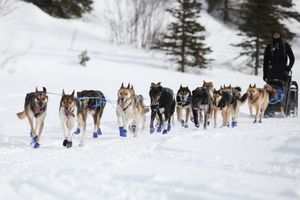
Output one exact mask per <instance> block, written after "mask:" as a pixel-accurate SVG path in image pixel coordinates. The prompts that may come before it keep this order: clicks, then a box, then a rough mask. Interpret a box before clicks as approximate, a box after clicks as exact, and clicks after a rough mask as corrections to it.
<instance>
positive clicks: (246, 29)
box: [236, 0, 300, 75]
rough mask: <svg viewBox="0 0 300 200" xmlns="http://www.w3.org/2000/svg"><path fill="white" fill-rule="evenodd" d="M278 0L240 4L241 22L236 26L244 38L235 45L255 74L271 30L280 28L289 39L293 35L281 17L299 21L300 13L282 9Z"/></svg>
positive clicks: (251, 0)
mask: <svg viewBox="0 0 300 200" xmlns="http://www.w3.org/2000/svg"><path fill="white" fill-rule="evenodd" d="M280 1H281V0H277V1H276V3H274V1H273V0H263V1H262V0H245V1H244V2H243V3H242V4H241V12H240V22H241V23H240V24H239V26H238V28H239V30H240V31H241V32H240V33H239V35H242V36H245V39H244V40H243V41H242V42H241V43H239V44H237V45H236V46H238V47H242V49H243V51H242V52H241V53H240V56H247V57H248V60H247V65H248V66H249V67H251V68H253V69H254V74H255V75H257V74H258V69H259V67H260V63H262V59H263V53H264V47H265V46H266V45H267V44H268V43H270V39H271V32H272V30H275V29H276V30H280V31H281V32H282V33H283V35H284V36H285V38H286V39H289V40H290V39H292V38H293V37H294V36H295V34H294V33H292V32H291V31H290V30H289V29H288V28H287V27H286V26H285V24H283V23H282V21H281V19H282V18H289V17H292V18H294V19H296V20H298V21H300V17H299V16H300V15H299V13H297V12H293V11H288V10H286V9H283V5H282V4H281V3H280ZM281 2H283V1H281ZM279 5H280V6H279ZM288 6H289V7H290V8H291V7H292V4H289V5H288V4H285V7H288Z"/></svg>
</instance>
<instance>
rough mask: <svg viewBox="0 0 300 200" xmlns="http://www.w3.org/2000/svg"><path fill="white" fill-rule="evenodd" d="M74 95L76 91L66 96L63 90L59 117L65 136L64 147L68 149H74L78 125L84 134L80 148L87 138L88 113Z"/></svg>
mask: <svg viewBox="0 0 300 200" xmlns="http://www.w3.org/2000/svg"><path fill="white" fill-rule="evenodd" d="M74 95H75V91H74V90H73V92H72V94H70V95H69V94H65V91H64V90H63V91H62V97H61V100H60V106H59V117H60V120H61V124H62V128H63V131H64V136H65V139H64V141H63V146H64V147H67V148H71V147H72V138H73V134H74V130H75V129H76V126H77V124H79V127H80V132H82V135H81V140H80V143H79V146H83V144H84V137H85V129H86V123H85V122H86V118H87V112H86V111H85V109H84V107H83V105H82V103H81V102H80V101H79V100H78V99H77V98H76V97H75V96H74Z"/></svg>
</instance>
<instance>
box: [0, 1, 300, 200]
mask: <svg viewBox="0 0 300 200" xmlns="http://www.w3.org/2000/svg"><path fill="white" fill-rule="evenodd" d="M17 2H18V3H20V5H21V6H20V7H19V8H18V10H17V11H18V12H14V13H13V14H12V15H9V16H6V17H2V18H0V24H1V27H5V29H3V30H1V31H0V42H1V44H2V45H1V46H0V50H1V52H2V54H1V56H0V62H3V60H5V59H7V58H8V57H10V56H13V58H12V59H11V60H10V62H8V63H7V64H6V65H4V66H2V68H0V85H1V87H0V94H1V95H0V199H9V200H19V199H33V200H35V199H39V200H40V199H43V200H44V199H45V200H48V199H49V200H52V199H64V200H68V199H70V200H76V199H90V200H93V199H113V200H115V199H130V200H132V199H137V200H140V199H155V200H157V199H161V200H166V199H172V200H181V199H188V200H190V199H191V200H193V199H197V200H198V199H207V200H219V199H220V200H241V199H245V200H265V199H275V200H277V199H278V200H294V199H295V200H296V199H300V154H299V152H300V134H299V133H300V124H299V122H300V121H299V118H272V119H264V120H263V123H262V124H253V123H252V121H253V119H251V118H250V117H249V112H248V107H247V105H246V104H245V105H243V106H242V107H241V113H240V115H239V119H238V127H236V128H215V129H213V128H212V127H209V128H208V129H207V130H203V128H199V129H196V128H194V126H193V124H190V128H188V129H184V128H181V127H180V126H179V125H178V124H176V126H175V127H173V130H172V131H171V133H170V134H167V135H162V134H157V133H155V134H152V135H150V134H149V129H148V127H149V119H147V122H146V129H145V131H144V132H143V133H141V134H140V135H138V137H136V138H133V137H132V136H131V135H130V136H129V137H127V138H120V137H119V133H118V125H117V120H116V114H115V106H116V105H114V104H107V106H106V108H105V111H104V115H103V120H102V125H101V128H102V131H103V136H101V137H100V138H98V139H93V138H92V129H93V124H92V119H91V117H89V118H88V126H87V139H86V143H85V146H84V147H78V143H79V136H75V138H74V141H73V142H74V144H73V147H72V148H71V149H65V148H64V147H63V146H62V141H63V133H62V128H61V125H60V121H59V115H58V107H59V101H60V93H61V91H62V89H65V91H66V92H67V93H70V92H71V91H72V90H76V91H80V90H84V89H96V90H101V91H102V92H103V93H104V94H105V95H106V96H107V97H108V98H109V99H111V100H116V98H117V90H118V89H119V87H120V85H121V83H122V82H124V83H125V84H127V83H128V82H130V83H132V84H133V85H134V87H135V90H136V93H138V94H142V95H144V96H145V97H146V98H148V92H149V86H150V84H151V82H158V81H161V82H162V85H163V86H166V87H170V88H172V89H173V90H174V92H176V91H177V89H178V87H179V85H180V84H183V85H184V86H185V85H188V86H189V88H190V89H194V88H196V87H198V86H199V85H201V84H202V81H203V80H206V81H212V82H213V83H214V85H215V87H216V88H219V86H220V85H223V84H226V85H229V84H232V85H234V86H241V87H242V90H243V92H245V91H246V88H247V87H248V85H249V84H250V83H251V84H253V83H256V84H257V85H258V86H260V87H262V86H263V84H264V82H263V81H262V79H261V77H255V76H251V75H246V74H242V73H239V72H236V71H235V72H233V71H229V70H228V68H230V66H229V65H231V64H232V63H230V62H237V61H233V60H232V58H233V57H235V55H236V52H232V51H234V49H233V48H230V51H228V49H227V47H228V46H230V44H231V43H232V42H234V41H236V40H238V38H237V37H236V36H235V32H234V31H233V30H231V29H229V28H228V27H227V28H226V27H224V25H222V24H221V23H219V22H216V21H213V19H212V18H211V17H210V16H208V15H205V13H204V16H203V18H204V19H205V20H206V23H207V24H209V26H208V36H210V38H208V41H209V43H211V44H210V45H212V46H213V47H217V48H215V52H214V57H215V58H217V61H216V63H215V64H216V65H215V66H213V68H212V70H203V71H201V73H198V74H182V73H178V72H175V71H174V70H167V69H169V68H171V67H170V63H169V62H166V60H165V58H164V56H163V55H160V54H153V53H152V52H145V51H142V50H137V49H133V48H131V47H128V46H119V45H114V44H110V43H109V42H108V41H107V40H105V35H103V34H101V33H104V32H105V31H104V29H103V27H101V25H98V24H97V25H95V24H89V23H86V22H82V21H75V20H73V21H66V20H59V19H54V18H51V17H49V16H47V15H46V14H44V13H42V12H41V11H40V10H39V9H37V8H36V7H34V6H32V5H30V4H25V3H24V2H19V1H17ZM24 16H27V17H24ZM74 30H76V31H77V34H76V40H75V41H74V44H72V43H71V39H70V38H71V37H72V34H73V33H74ZM220 30H221V31H220ZM20 33H22V34H20ZM224 37H225V39H224ZM224 40H225V41H226V44H224V45H223V44H222V43H221V42H219V41H224ZM225 41H224V42H225ZM298 43H299V42H298ZM298 43H297V44H298ZM294 46H295V55H296V59H297V60H296V63H299V61H298V60H299V59H298V57H300V54H299V53H300V50H299V49H297V48H296V47H297V45H294ZM84 49H88V52H89V56H90V57H91V60H90V61H89V63H88V65H87V67H86V68H84V67H81V66H79V65H78V54H79V53H80V52H81V51H82V50H84ZM220 50H223V51H224V50H226V54H225V53H223V51H220ZM16 55H17V56H16ZM235 64H236V63H235ZM294 78H295V80H297V81H298V82H299V79H300V68H297V67H296V66H295V68H294ZM36 86H38V87H42V86H45V87H46V88H47V90H48V91H49V92H51V93H54V94H49V102H48V111H47V117H46V120H45V128H44V133H43V136H42V139H41V147H40V149H33V148H32V147H31V146H30V144H29V143H30V138H29V125H28V122H27V121H26V120H23V121H20V120H19V119H17V117H16V113H17V112H19V111H21V110H22V109H23V104H24V98H25V95H26V93H28V92H31V91H34V90H35V87H36ZM146 104H149V99H146ZM147 116H148V117H149V114H148V115H147ZM218 122H219V124H220V122H221V118H220V116H219V118H218Z"/></svg>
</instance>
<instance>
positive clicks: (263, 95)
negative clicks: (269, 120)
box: [247, 84, 276, 123]
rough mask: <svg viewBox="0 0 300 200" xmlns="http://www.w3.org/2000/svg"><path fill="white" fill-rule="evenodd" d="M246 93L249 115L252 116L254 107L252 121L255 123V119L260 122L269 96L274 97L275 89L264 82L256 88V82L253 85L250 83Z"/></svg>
mask: <svg viewBox="0 0 300 200" xmlns="http://www.w3.org/2000/svg"><path fill="white" fill-rule="evenodd" d="M247 94H248V106H249V110H250V115H251V117H253V113H252V109H253V108H254V109H255V117H254V122H253V123H256V122H257V120H258V122H259V123H261V122H262V116H263V115H264V112H265V111H266V109H267V107H268V104H269V98H270V97H275V95H276V90H275V89H274V88H272V87H271V86H270V85H268V84H266V85H265V86H264V88H257V87H256V84H254V85H253V86H252V85H251V84H250V85H249V88H248V90H247Z"/></svg>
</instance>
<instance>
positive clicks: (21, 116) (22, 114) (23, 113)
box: [17, 111, 27, 119]
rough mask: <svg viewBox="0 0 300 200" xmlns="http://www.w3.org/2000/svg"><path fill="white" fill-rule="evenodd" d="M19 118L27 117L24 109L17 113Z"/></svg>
mask: <svg viewBox="0 0 300 200" xmlns="http://www.w3.org/2000/svg"><path fill="white" fill-rule="evenodd" d="M17 116H18V118H19V119H25V118H26V117H27V115H26V113H25V111H23V112H19V113H17Z"/></svg>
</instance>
